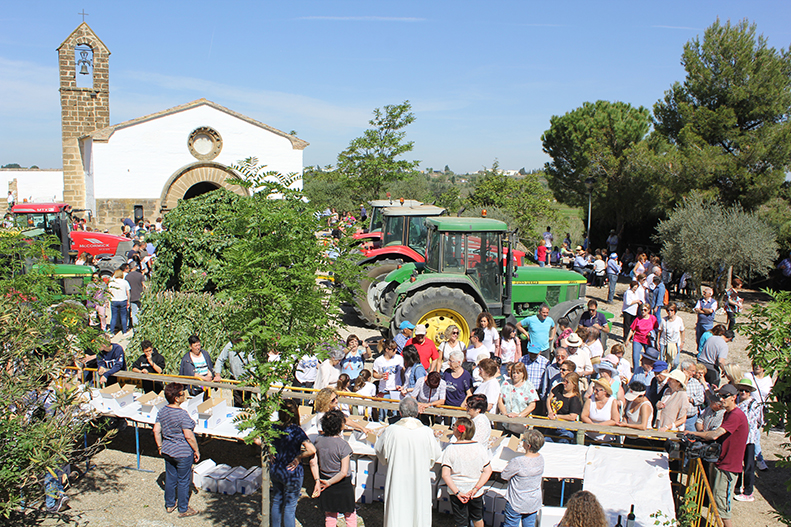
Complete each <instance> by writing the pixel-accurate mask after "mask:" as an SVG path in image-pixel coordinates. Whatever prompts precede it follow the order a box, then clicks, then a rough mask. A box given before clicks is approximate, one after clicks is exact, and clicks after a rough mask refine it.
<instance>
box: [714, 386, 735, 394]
mask: <svg viewBox="0 0 791 527" xmlns="http://www.w3.org/2000/svg"><path fill="white" fill-rule="evenodd" d="M717 395H719V396H720V397H728V396H729V395H736V386H734V385H732V384H726V385H725V386H723V387H722V388H720V389H719V390H717Z"/></svg>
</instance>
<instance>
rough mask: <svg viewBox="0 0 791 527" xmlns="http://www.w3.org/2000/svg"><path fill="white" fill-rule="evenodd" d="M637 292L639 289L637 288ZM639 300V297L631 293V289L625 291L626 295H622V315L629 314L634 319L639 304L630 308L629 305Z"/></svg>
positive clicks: (635, 293) (633, 292)
mask: <svg viewBox="0 0 791 527" xmlns="http://www.w3.org/2000/svg"><path fill="white" fill-rule="evenodd" d="M637 290H638V291H639V290H640V288H639V287H638V288H637ZM639 298H640V297H639V296H637V292H635V291H632V290H631V289H627V290H626V293H624V295H623V307H622V308H621V311H623V312H624V313H629V314H630V315H632V316H633V317H636V316H637V307H638V306H639V305H640V304H632V305H631V306H630V305H629V304H630V303H631V302H634V301H635V300H637V299H639Z"/></svg>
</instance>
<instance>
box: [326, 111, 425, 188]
mask: <svg viewBox="0 0 791 527" xmlns="http://www.w3.org/2000/svg"><path fill="white" fill-rule="evenodd" d="M411 110H412V105H411V104H410V103H409V101H404V102H403V103H401V104H397V105H391V104H388V105H386V106H384V109H383V110H381V109H379V108H376V109H375V110H374V117H373V119H371V120H370V121H369V123H370V125H371V126H372V128H369V129H368V130H366V131H365V132H364V133H363V135H362V137H357V138H355V139H352V141H351V142H350V143H349V146H348V147H347V148H346V150H344V151H343V152H341V153H340V154H339V155H338V171H339V172H340V173H342V174H344V175H345V176H346V177H347V178H349V179H350V180H351V183H352V184H353V186H354V189H355V191H356V192H357V194H358V195H359V196H360V197H362V198H363V199H365V200H370V199H380V198H382V197H383V196H382V194H383V192H384V189H385V187H386V186H387V185H388V184H389V183H391V182H393V181H397V180H401V179H406V178H407V177H408V176H409V175H411V174H412V172H414V171H416V169H417V167H418V165H419V163H420V162H419V161H407V160H405V159H398V158H399V157H400V156H403V155H404V154H406V153H408V152H411V151H412V149H413V147H414V143H413V142H412V141H404V139H405V138H406V132H405V131H404V129H405V128H406V127H407V126H408V125H409V124H411V123H412V122H413V121H414V120H415V116H414V114H413V113H412V112H411Z"/></svg>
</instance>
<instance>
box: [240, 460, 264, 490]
mask: <svg viewBox="0 0 791 527" xmlns="http://www.w3.org/2000/svg"><path fill="white" fill-rule="evenodd" d="M262 473H263V471H262V470H261V467H253V468H251V469H250V470H249V471H247V474H245V475H244V476H242V477H241V478H239V479H238V480H236V492H237V493H239V494H244V495H245V496H249V495H250V494H252V493H254V492H255V491H257V490H258V489H260V488H261V474H262Z"/></svg>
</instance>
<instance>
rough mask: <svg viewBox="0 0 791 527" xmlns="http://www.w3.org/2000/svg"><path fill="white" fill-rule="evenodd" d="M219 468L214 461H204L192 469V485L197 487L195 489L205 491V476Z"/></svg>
mask: <svg viewBox="0 0 791 527" xmlns="http://www.w3.org/2000/svg"><path fill="white" fill-rule="evenodd" d="M216 466H217V463H215V462H214V461H212V460H211V459H204V460H203V461H201V462H200V463H198V464H197V465H195V466H194V467H192V483H193V484H194V485H195V488H198V489H203V488H204V487H203V485H204V476H205V475H206V473H207V472H209V471H210V470H214V468H215V467H216Z"/></svg>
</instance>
